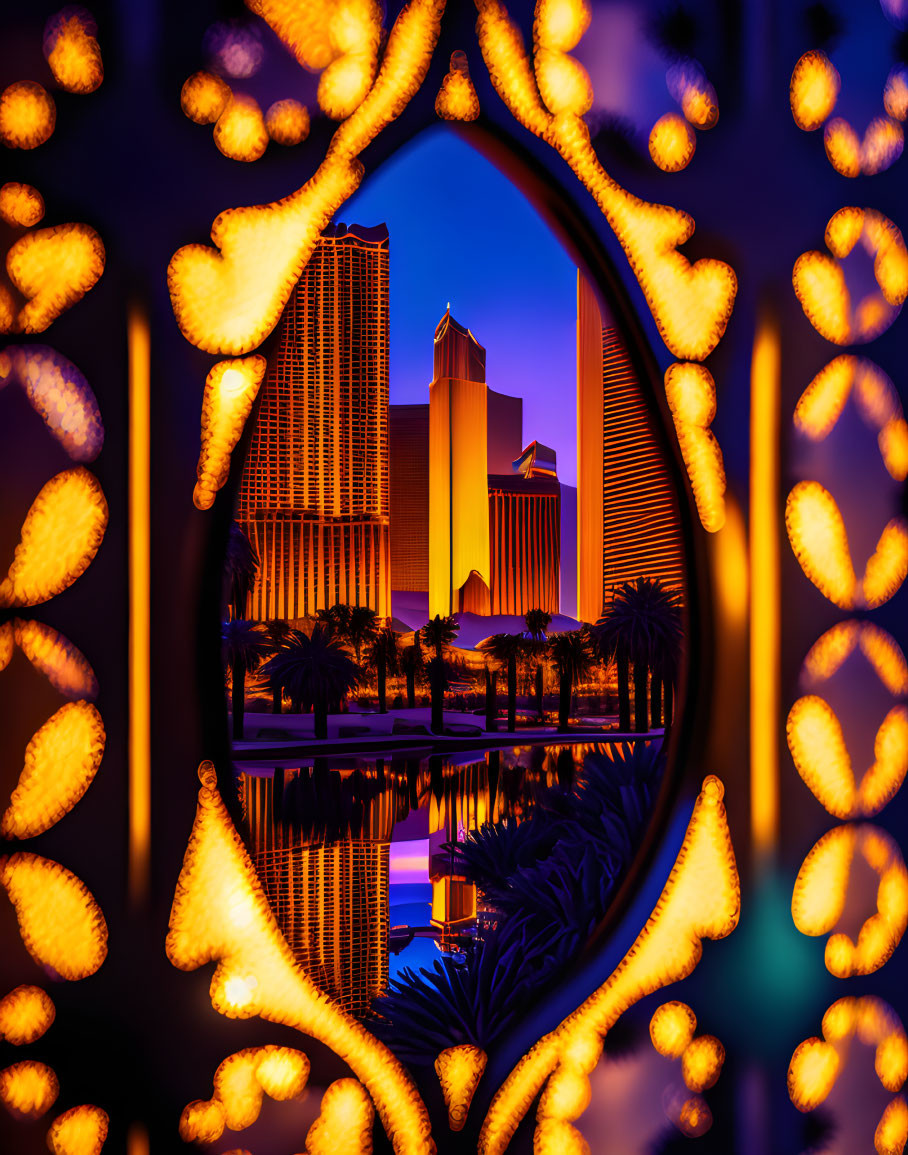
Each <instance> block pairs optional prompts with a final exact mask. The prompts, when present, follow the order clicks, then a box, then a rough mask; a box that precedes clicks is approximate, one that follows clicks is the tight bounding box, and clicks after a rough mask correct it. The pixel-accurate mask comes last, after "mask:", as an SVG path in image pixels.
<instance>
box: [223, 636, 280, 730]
mask: <svg viewBox="0 0 908 1155" xmlns="http://www.w3.org/2000/svg"><path fill="white" fill-rule="evenodd" d="M221 644H222V648H223V653H224V661H225V662H226V663H227V665H228V666H229V667H230V678H231V682H232V691H231V702H232V707H233V736H234V738H239V739H242V737H243V716H244V714H245V712H246V674H247V673H252V671H253V670H255V669H257V668H258V665H259V663H260V662H261V660H262V658H264V656H265V655H266V654H267V653H268V649H269V646H268V639H267V638H266V637H265V635H264V634H263V633H262V631H261V630H260V629H259V627H258V625H257V624H256V623H255V622H250V621H247V620H246V619H245V618H233V619H232V621H229V622H224V623H223V625H222V627H221Z"/></svg>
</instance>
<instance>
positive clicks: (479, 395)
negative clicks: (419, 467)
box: [429, 312, 490, 616]
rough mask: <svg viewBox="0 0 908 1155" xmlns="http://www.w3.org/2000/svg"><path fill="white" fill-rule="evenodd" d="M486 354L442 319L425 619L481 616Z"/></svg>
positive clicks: (434, 389) (432, 426)
mask: <svg viewBox="0 0 908 1155" xmlns="http://www.w3.org/2000/svg"><path fill="white" fill-rule="evenodd" d="M485 362H486V351H485V349H484V348H483V347H482V345H480V344H479V342H478V341H477V340H476V338H475V337H474V336H473V334H472V333H471V332H470V331H469V329H465V328H464V327H463V326H462V325H459V324H458V323H457V322H456V321H455V320H454V318H453V317H452V316H451V314H450V312H447V313H445V315H444V316H443V317H442V319H441V320H440V321H439V323H438V326H437V328H436V330H435V362H434V364H435V372H434V377H433V380H432V384H431V385H430V386H429V615H430V616H434V615H435V614H442V615H447V614H453V613H457V612H465V613H476V614H488V613H489V605H490V602H489V579H490V559H489V495H488V472H489V471H488V446H487V437H488V409H487V392H488V391H487V389H486V383H485Z"/></svg>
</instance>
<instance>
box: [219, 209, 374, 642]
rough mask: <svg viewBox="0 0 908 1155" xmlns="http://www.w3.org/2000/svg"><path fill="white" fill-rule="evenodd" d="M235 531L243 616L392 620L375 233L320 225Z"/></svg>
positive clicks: (290, 310)
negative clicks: (364, 611)
mask: <svg viewBox="0 0 908 1155" xmlns="http://www.w3.org/2000/svg"><path fill="white" fill-rule="evenodd" d="M237 519H238V521H239V522H240V524H241V526H242V528H243V530H244V531H245V533H246V535H247V536H248V537H249V540H250V541H251V542H252V545H253V546H254V548H255V550H256V552H257V553H258V556H259V561H260V569H259V573H258V576H257V578H256V582H255V587H254V589H253V591H252V594H251V596H250V605H249V607H248V611H247V612H248V616H249V617H251V618H254V619H259V620H263V619H268V618H283V619H286V620H295V619H299V618H303V617H312V616H314V615H315V613H316V611H318V610H320V609H327V608H328V607H330V606H332V605H334V604H336V603H338V602H340V603H347V604H350V605H361V606H369V607H370V608H371V609H374V610H375V611H376V612H377V613H378V615H379V616H380V617H388V616H389V615H390V613H391V570H390V483H389V463H388V230H387V228H386V227H385V226H384V225H379V226H376V227H375V228H363V227H362V226H359V225H350V226H345V225H342V224H341V225H331V226H329V227H328V228H327V229H326V230H325V232H324V233H323V235H322V236H321V237H320V239H319V241H318V244H317V246H316V249H315V252H314V253H313V254H312V257H311V258H310V260H309V263H308V264H307V265H306V268H305V269H304V270H303V275H302V277H301V278H300V280H299V282H298V284H297V285H296V287H295V289H294V290H293V293H292V295H291V297H290V300H289V301H288V303H287V307H286V308H285V310H284V315H283V318H282V320H281V328H280V331H279V335H278V343H277V348H276V351H275V353H274V356H273V357H272V359H271V362H270V364H269V366H268V372H267V374H266V377H265V382H264V384H263V386H262V392H261V398H260V401H259V407H258V413H257V418H256V424H255V429H254V432H253V436H252V442H251V445H250V449H249V452H248V454H247V457H246V461H245V465H244V469H243V474H242V478H241V482H240V492H239V501H238V508H237Z"/></svg>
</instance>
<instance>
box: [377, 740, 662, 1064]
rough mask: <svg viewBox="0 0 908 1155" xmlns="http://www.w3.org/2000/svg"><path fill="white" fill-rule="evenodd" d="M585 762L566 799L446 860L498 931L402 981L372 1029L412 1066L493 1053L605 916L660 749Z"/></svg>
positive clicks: (468, 842) (645, 806) (453, 846)
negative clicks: (472, 887)
mask: <svg viewBox="0 0 908 1155" xmlns="http://www.w3.org/2000/svg"><path fill="white" fill-rule="evenodd" d="M613 749H614V758H610V757H608V756H607V755H601V754H599V755H590V756H589V757H587V759H586V761H585V762H584V766H583V771H582V773H581V774H580V776H579V777H578V779H577V781H576V782H575V783H574V785H573V786H572V787H571V788H570V789H566V788H561V787H554V788H551V789H547V790H544V791H542V792H540V794H539V796H538V797H537V799H536V803H535V806H534V809H533V811H532V814H531V815H530V816H529V817H528V818H527V819H525V820H524V821H522V822H520V823H514V822H513V821H505V822H501V823H498V824H495V825H493V824H491V823H487V824H485V825H484V826H482V827H481V828H480V829H479V830H476V831H472V832H471V833H470V834H469V835H468V836H467V837H466V839H464V841H463V842H460V843H449V844H448V845H447V846H446V847H445V849H446V850H448V851H449V852H450V853H451V854H452V855H453V857H454V870H455V871H456V872H457V873H459V874H461V875H463V876H464V877H466V878H467V879H469V880H470V881H471V882H475V883H476V885H477V886H478V887H479V889H480V890H481V891H482V893H483V896H484V898H485V902H486V904H487V905H489V906H491V907H493V908H494V910H495V912H496V913H497V920H496V922H495V925H494V926H493V928H492V929H489V930H485V931H483V933H482V936H481V938H480V937H478V938H477V939H476V940H474V941H473V942H472V943H471V944H470V946H469V947H468V948H467V949H466V951H465V953H464V954H463V955H461V956H457V955H443V956H442V957H440V958H439V959H437V960H436V962H435V963H434V965H433V967H432V968H431V969H430V970H426V969H422V970H420V971H419V972H418V973H417V972H415V971H413V970H411V969H406V970H404V971H403V972H402V973H401V976H400V977H399V978H398V979H397V980H392V981H391V983H390V984H389V988H388V991H387V993H386V994H385V995H383V996H382V997H381V998H379V999H377V1000H376V1002H375V1004H374V1009H375V1012H376V1014H377V1016H378V1018H377V1019H376V1020H375V1021H374V1022H373V1023H372V1027H373V1029H374V1030H375V1031H376V1033H377V1034H378V1035H379V1036H380V1037H383V1038H385V1039H386V1040H387V1041H388V1042H389V1043H391V1042H393V1046H394V1049H395V1052H396V1053H397V1054H398V1055H400V1057H401V1058H402V1059H403V1060H404V1061H405V1062H409V1063H412V1064H413V1065H416V1066H421V1065H426V1064H430V1063H432V1062H434V1060H435V1057H436V1056H437V1055H438V1053H439V1051H441V1050H443V1049H444V1048H445V1047H452V1046H456V1045H457V1044H459V1043H473V1044H475V1045H476V1046H479V1047H482V1048H483V1050H488V1048H489V1047H490V1045H491V1044H493V1043H494V1041H495V1040H496V1039H497V1038H499V1037H500V1036H501V1035H503V1034H505V1033H506V1032H507V1031H508V1030H509V1028H510V1027H511V1026H512V1025H513V1024H514V1023H515V1022H517V1021H519V1020H520V1019H521V1018H523V1017H524V1016H525V1015H526V1014H527V1012H528V1011H529V1010H530V1008H531V1007H532V1006H533V1004H534V1003H535V1002H537V1001H538V999H539V997H540V995H541V994H542V992H543V991H544V990H545V989H546V988H547V987H549V986H550V985H551V983H552V982H553V981H555V980H557V979H558V978H559V977H560V976H562V975H563V974H564V973H565V972H566V971H567V969H568V968H569V967H570V965H571V964H572V962H573V961H574V960H575V959H576V958H577V957H578V956H579V954H580V952H581V951H582V950H583V947H584V946H585V944H586V942H587V941H588V939H589V937H590V934H591V933H592V931H593V929H594V928H595V927H596V925H597V924H598V923H599V922H600V921H601V919H602V918H603V916H604V915H605V912H606V910H607V909H608V905H609V903H610V901H611V899H612V897H613V895H614V893H615V890H616V888H617V886H618V884H619V883H620V881H621V879H622V878H623V877H624V874H625V873H626V871H627V868H628V866H629V865H630V862H631V860H632V858H633V855H634V852H635V850H636V848H637V846H638V845H639V841H640V837H641V835H642V834H643V831H644V828H645V826H646V823H647V822H648V820H649V816H650V814H651V810H652V803H653V800H654V798H655V794H656V791H657V790H658V786H659V780H660V778H661V775H662V770H663V766H664V758H663V755H662V752H661V749H660V744H659V743H651V744H649V745H646V744H644V743H643V742H637V743H634V745H633V746H630V745H624V746H621V747H615V748H613Z"/></svg>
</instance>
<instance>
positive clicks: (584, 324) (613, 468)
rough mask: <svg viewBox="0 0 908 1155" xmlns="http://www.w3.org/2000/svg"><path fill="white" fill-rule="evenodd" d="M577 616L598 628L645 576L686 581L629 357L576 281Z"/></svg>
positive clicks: (673, 509) (670, 497) (659, 459)
mask: <svg viewBox="0 0 908 1155" xmlns="http://www.w3.org/2000/svg"><path fill="white" fill-rule="evenodd" d="M577 278H578V279H577V490H578V493H577V547H578V556H577V590H578V594H577V597H578V606H577V612H578V616H579V617H580V618H581V619H582V620H583V621H593V622H594V621H596V620H597V619H598V618H599V617H600V616H601V614H602V612H603V608H604V607H605V606H606V605H608V604H609V602H610V601H611V596H612V590H613V588H614V587H615V586H616V585H620V584H621V583H622V582H626V581H634V580H635V579H636V578H638V577H652V578H660V579H661V580H662V581H663V582H665V584H666V585H667V586H669V587H671V588H673V589H680V588H681V586H682V585H683V580H684V562H683V551H682V543H681V532H680V526H679V522H678V510H677V504H676V501H675V495H674V492H673V490H672V484H671V481H670V478H669V475H668V471H667V469H666V466H665V461H664V459H663V453H662V450H661V448H660V446H659V443H658V441H657V440H656V437H655V434H654V432H653V426H652V421H651V419H650V416H649V414H648V412H647V407H646V402H645V401H644V398H643V393H642V391H641V387H640V382H639V380H638V378H637V375H636V373H635V372H634V369H633V366H632V364H631V360H630V357H629V356H628V352H627V349H626V348H625V345H624V343H623V342H622V340H621V337H620V335H619V333H618V331H617V329H615V328H614V327H613V324H612V322H611V320H610V319H609V318H608V317H605V316H603V314H602V311H601V310H600V307H599V302H598V299H597V297H596V293H595V290H594V289H593V287H592V285H591V284H590V283H589V281H587V279H586V278H585V277H584V276H583V274H582V273H579V272H578V274H577Z"/></svg>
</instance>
